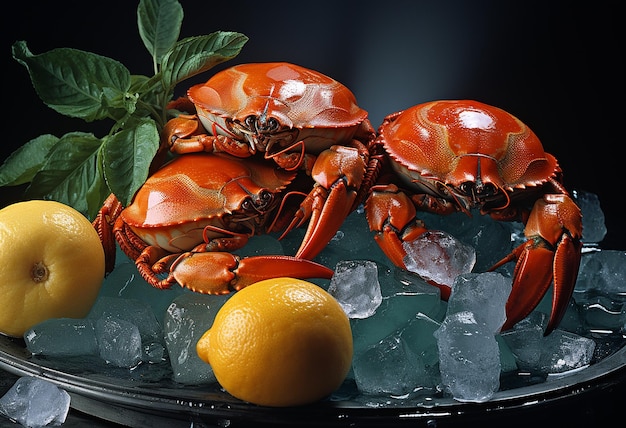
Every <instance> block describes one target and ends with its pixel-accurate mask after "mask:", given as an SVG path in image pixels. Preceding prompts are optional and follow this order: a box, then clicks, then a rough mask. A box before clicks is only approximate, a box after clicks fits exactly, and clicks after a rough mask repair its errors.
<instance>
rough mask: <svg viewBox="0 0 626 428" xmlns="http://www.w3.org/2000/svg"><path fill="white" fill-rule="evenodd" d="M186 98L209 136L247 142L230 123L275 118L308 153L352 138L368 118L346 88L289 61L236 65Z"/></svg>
mask: <svg viewBox="0 0 626 428" xmlns="http://www.w3.org/2000/svg"><path fill="white" fill-rule="evenodd" d="M187 95H188V97H189V99H190V100H191V101H192V102H193V103H194V105H195V106H196V111H197V114H198V117H199V118H200V120H201V122H202V124H203V125H204V127H205V128H206V129H207V130H208V131H209V132H211V131H213V133H219V134H222V135H226V136H229V137H232V138H236V139H243V136H242V135H237V134H236V132H235V131H233V130H232V127H231V126H230V124H229V122H230V121H234V122H238V123H244V121H245V120H246V118H248V117H250V116H252V117H262V118H263V119H264V120H266V119H269V118H273V119H275V120H277V121H278V122H279V123H280V125H281V127H282V128H283V129H293V128H297V129H299V130H300V132H299V136H298V139H299V140H306V145H307V151H308V152H310V153H319V152H320V151H322V150H324V149H327V148H328V147H329V146H330V145H331V144H333V143H335V142H337V141H345V140H348V139H349V138H351V137H352V135H354V133H355V131H356V130H357V128H358V127H359V125H360V124H361V122H363V121H364V120H365V119H366V118H367V112H366V111H365V110H363V109H362V108H360V107H359V106H358V105H357V104H356V99H355V96H354V94H353V93H352V92H351V91H350V90H349V89H348V88H346V87H345V86H344V85H342V84H341V83H339V82H337V81H336V80H334V79H332V78H330V77H328V76H326V75H324V74H321V73H319V72H316V71H313V70H309V69H307V68H304V67H300V66H298V65H294V64H290V63H286V62H276V63H251V64H241V65H237V66H234V67H231V68H228V69H226V70H223V71H221V72H219V73H217V74H215V75H214V76H213V77H211V78H210V79H209V80H208V81H207V82H206V83H203V84H199V85H195V86H193V87H191V88H190V89H189V90H188V92H187ZM260 149H261V150H263V148H262V147H261V148H260Z"/></svg>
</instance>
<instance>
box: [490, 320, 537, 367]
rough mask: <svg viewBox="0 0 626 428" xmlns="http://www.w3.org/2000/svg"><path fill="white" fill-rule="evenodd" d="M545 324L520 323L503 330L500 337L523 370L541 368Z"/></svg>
mask: <svg viewBox="0 0 626 428" xmlns="http://www.w3.org/2000/svg"><path fill="white" fill-rule="evenodd" d="M543 331H544V330H543V326H542V325H540V324H531V323H526V324H522V325H520V323H518V324H517V325H516V326H515V328H514V329H511V330H508V331H505V332H502V333H501V334H500V337H502V339H503V340H504V341H505V342H506V344H507V345H508V346H509V349H510V350H511V352H512V353H513V355H514V356H515V361H516V362H517V365H518V367H519V368H520V369H522V370H529V371H536V370H538V368H539V358H541V348H542V345H543Z"/></svg>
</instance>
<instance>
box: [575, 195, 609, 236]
mask: <svg viewBox="0 0 626 428" xmlns="http://www.w3.org/2000/svg"><path fill="white" fill-rule="evenodd" d="M572 197H573V199H574V202H576V204H577V205H578V207H579V208H580V211H581V212H582V215H583V237H582V241H583V242H591V243H596V242H600V241H602V240H603V239H604V237H605V236H606V224H605V218H604V212H603V211H602V207H601V206H600V200H599V198H598V195H596V194H595V193H591V192H586V191H584V190H574V191H572Z"/></svg>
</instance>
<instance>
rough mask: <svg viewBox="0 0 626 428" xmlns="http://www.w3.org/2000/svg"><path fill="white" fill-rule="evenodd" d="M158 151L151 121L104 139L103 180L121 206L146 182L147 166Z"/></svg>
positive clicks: (139, 123)
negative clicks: (104, 179)
mask: <svg viewBox="0 0 626 428" xmlns="http://www.w3.org/2000/svg"><path fill="white" fill-rule="evenodd" d="M158 148H159V131H158V130H157V126H156V124H155V122H154V120H152V119H147V118H144V119H142V120H140V121H139V122H138V123H137V124H136V125H135V126H133V127H130V128H126V129H124V130H122V131H120V132H118V133H117V134H115V135H112V136H110V137H107V139H106V141H105V143H104V145H103V157H102V164H103V165H104V177H105V178H106V181H107V184H108V186H109V188H110V189H111V191H112V192H113V193H114V194H115V196H117V198H118V199H119V200H120V202H121V203H122V204H123V205H124V206H128V205H129V204H130V203H131V201H132V199H133V196H134V195H135V192H136V191H137V189H139V187H141V185H143V183H145V181H146V179H147V178H148V172H149V170H150V163H151V162H152V159H153V158H154V155H155V154H156V152H157V149H158Z"/></svg>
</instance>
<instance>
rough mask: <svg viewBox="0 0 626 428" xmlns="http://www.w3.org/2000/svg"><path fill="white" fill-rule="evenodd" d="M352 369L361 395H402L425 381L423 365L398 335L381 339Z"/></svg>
mask: <svg viewBox="0 0 626 428" xmlns="http://www.w3.org/2000/svg"><path fill="white" fill-rule="evenodd" d="M352 368H353V369H354V379H355V381H356V384H357V388H358V389H359V391H361V392H362V393H364V394H391V395H394V396H403V395H406V394H410V393H411V392H412V391H413V390H415V389H416V388H417V387H418V386H420V385H421V384H422V383H423V379H425V378H428V376H427V374H426V369H425V367H424V363H423V362H422V361H421V360H420V359H419V358H418V356H417V355H415V354H413V352H411V350H410V349H409V348H408V347H407V345H406V343H405V342H404V340H403V339H402V338H400V337H399V336H397V335H392V336H388V337H386V338H384V339H383V340H381V341H380V342H378V343H377V344H376V345H374V346H371V347H370V348H368V349H367V350H366V351H365V352H363V353H362V354H360V355H358V356H357V357H356V358H355V359H354V361H353V364H352ZM427 382H428V383H429V384H430V383H432V382H430V381H427Z"/></svg>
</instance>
